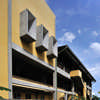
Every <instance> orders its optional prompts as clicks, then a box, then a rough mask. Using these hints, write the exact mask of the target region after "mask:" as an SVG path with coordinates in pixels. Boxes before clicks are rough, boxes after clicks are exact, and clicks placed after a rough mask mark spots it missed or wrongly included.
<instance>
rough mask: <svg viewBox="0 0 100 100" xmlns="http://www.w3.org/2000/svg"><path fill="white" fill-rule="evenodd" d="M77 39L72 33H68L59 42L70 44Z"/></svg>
mask: <svg viewBox="0 0 100 100" xmlns="http://www.w3.org/2000/svg"><path fill="white" fill-rule="evenodd" d="M75 38H76V36H75V35H74V34H73V33H72V32H66V33H64V35H63V36H62V37H61V38H59V39H58V41H59V42H66V41H68V42H70V43H72V41H73V40H74V39H75Z"/></svg>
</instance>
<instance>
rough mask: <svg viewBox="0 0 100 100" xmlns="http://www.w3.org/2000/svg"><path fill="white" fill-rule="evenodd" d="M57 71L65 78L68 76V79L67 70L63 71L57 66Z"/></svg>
mask: <svg viewBox="0 0 100 100" xmlns="http://www.w3.org/2000/svg"><path fill="white" fill-rule="evenodd" d="M57 73H59V74H60V75H62V76H64V77H66V78H68V79H70V74H69V73H67V72H65V71H63V70H62V69H61V68H59V67H57Z"/></svg>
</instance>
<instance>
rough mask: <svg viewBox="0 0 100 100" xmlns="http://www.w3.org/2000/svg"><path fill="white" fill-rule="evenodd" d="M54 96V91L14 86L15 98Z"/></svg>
mask: <svg viewBox="0 0 100 100" xmlns="http://www.w3.org/2000/svg"><path fill="white" fill-rule="evenodd" d="M52 96H53V93H52V92H47V91H42V90H35V89H28V88H22V87H16V86H13V98H14V99H34V100H37V99H39V100H52ZM43 98H44V99H43Z"/></svg>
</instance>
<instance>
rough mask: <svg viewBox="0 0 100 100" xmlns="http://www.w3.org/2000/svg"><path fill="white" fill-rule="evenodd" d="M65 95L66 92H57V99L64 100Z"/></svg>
mask: <svg viewBox="0 0 100 100" xmlns="http://www.w3.org/2000/svg"><path fill="white" fill-rule="evenodd" d="M64 97H65V94H64V93H61V92H57V100H63V98H64Z"/></svg>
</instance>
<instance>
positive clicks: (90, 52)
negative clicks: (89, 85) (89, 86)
mask: <svg viewBox="0 0 100 100" xmlns="http://www.w3.org/2000/svg"><path fill="white" fill-rule="evenodd" d="M46 2H47V3H48V5H49V6H50V8H51V9H52V10H53V12H54V13H55V15H56V37H57V40H58V45H64V44H68V45H69V47H70V48H71V49H72V51H73V52H74V53H75V54H76V55H77V57H78V58H79V59H80V60H81V61H82V63H83V64H84V65H85V67H86V68H87V69H88V70H89V71H90V72H91V74H92V75H93V76H94V77H95V79H96V83H93V94H95V95H98V96H100V95H99V94H98V93H97V92H98V91H100V0H46Z"/></svg>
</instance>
